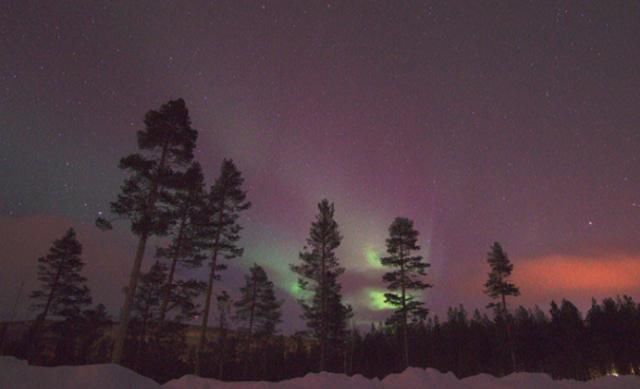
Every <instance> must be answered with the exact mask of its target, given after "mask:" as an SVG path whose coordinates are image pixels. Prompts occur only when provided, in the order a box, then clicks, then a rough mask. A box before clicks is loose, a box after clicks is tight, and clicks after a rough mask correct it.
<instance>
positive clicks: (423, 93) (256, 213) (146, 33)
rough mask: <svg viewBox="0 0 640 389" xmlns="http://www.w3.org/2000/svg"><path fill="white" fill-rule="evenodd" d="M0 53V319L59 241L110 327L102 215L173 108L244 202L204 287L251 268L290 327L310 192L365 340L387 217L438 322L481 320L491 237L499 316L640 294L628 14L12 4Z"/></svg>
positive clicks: (634, 69)
mask: <svg viewBox="0 0 640 389" xmlns="http://www.w3.org/2000/svg"><path fill="white" fill-rule="evenodd" d="M0 37H1V39H0V53H1V55H0V185H1V188H0V258H1V263H2V270H1V271H0V319H5V320H6V319H8V318H9V317H10V316H11V310H12V305H13V303H14V301H15V300H16V296H17V291H18V289H19V286H20V284H21V282H24V288H23V291H22V297H21V298H20V299H19V300H18V310H17V318H25V317H29V316H33V313H32V312H30V311H28V309H27V308H28V301H27V299H26V297H25V296H26V295H28V293H29V292H30V291H31V290H32V289H33V288H34V287H35V285H36V283H35V275H36V259H37V257H38V256H41V255H44V254H45V253H46V252H47V250H48V248H49V246H50V244H51V242H52V241H53V240H54V239H57V238H59V237H61V236H62V235H63V233H64V232H65V230H66V229H67V228H68V227H71V226H74V227H75V228H76V229H77V231H78V237H79V239H80V241H81V243H83V245H84V248H85V251H84V255H83V258H84V260H85V261H86V262H87V265H86V267H85V275H86V276H87V277H88V278H89V285H90V287H91V288H92V291H93V295H94V300H95V301H96V302H104V303H105V304H106V305H107V307H108V308H109V309H110V310H111V312H112V313H114V314H116V313H117V312H118V309H119V307H120V305H121V303H122V300H123V295H122V293H121V290H122V287H123V286H124V285H125V283H126V277H127V276H128V273H129V271H130V267H131V262H132V258H133V254H134V248H135V239H134V237H132V235H131V233H130V231H129V226H128V224H126V223H119V224H118V223H116V225H115V229H114V231H111V232H101V231H99V230H98V229H97V228H95V226H94V224H93V222H94V220H95V217H96V216H97V215H98V214H100V213H101V212H102V213H104V214H105V215H108V209H109V202H110V201H112V200H114V199H115V197H116V194H117V193H118V191H119V186H120V184H121V183H122V180H123V178H124V175H123V173H122V172H121V171H120V170H119V169H118V168H117V164H118V160H119V159H120V158H121V157H122V156H124V155H126V154H127V153H130V152H132V151H134V150H135V132H136V130H139V129H141V128H142V127H143V123H142V119H143V117H144V114H145V112H146V111H148V110H150V109H156V108H158V107H159V106H160V105H161V104H162V103H164V102H166V101H168V100H170V99H175V98H178V97H182V98H184V99H185V100H186V102H187V106H188V107H189V110H190V114H191V119H192V122H193V126H194V128H196V129H198V130H199V134H200V135H199V139H198V146H197V153H196V158H197V160H198V161H200V162H201V163H202V164H203V166H204V168H205V173H206V177H207V181H208V184H211V183H212V181H213V178H214V177H215V176H216V175H217V173H218V171H219V165H220V162H221V161H222V159H223V158H233V159H234V161H235V162H236V164H237V166H238V167H239V169H240V170H241V171H242V172H243V174H244V175H245V177H246V187H247V189H248V192H249V194H248V196H249V199H250V200H251V201H252V202H253V208H252V209H251V210H250V211H247V212H246V213H245V214H244V215H243V216H242V218H241V224H242V225H243V226H244V227H245V230H244V232H243V238H242V240H241V243H242V245H243V246H244V247H245V255H244V257H243V258H242V259H240V260H236V261H235V263H234V264H233V265H232V266H231V267H230V269H229V270H228V271H226V272H225V273H224V274H223V280H222V282H221V283H219V284H218V285H217V286H216V290H217V291H220V290H221V289H223V288H225V289H228V290H229V292H230V293H231V294H232V296H233V295H234V294H237V287H238V285H239V283H240V281H241V280H242V276H243V273H244V272H245V271H246V269H247V268H248V267H249V266H250V265H251V264H253V263H254V262H257V263H259V264H262V265H264V266H265V268H266V269H267V272H268V274H269V276H270V277H272V278H273V279H274V281H275V282H276V284H277V286H278V287H279V288H280V290H279V291H278V292H279V296H280V297H281V298H284V299H286V304H285V312H286V314H285V323H284V328H285V330H286V331H291V330H292V329H301V328H302V323H301V321H300V320H299V319H298V318H297V316H298V314H299V312H300V311H299V307H298V305H297V304H296V303H295V300H294V297H295V294H296V289H295V288H294V282H295V277H294V275H293V274H292V273H291V272H290V271H289V264H290V263H293V262H295V261H296V260H297V255H298V252H299V251H300V250H301V249H302V247H303V245H304V243H305V239H306V237H307V235H308V229H309V225H310V223H311V221H312V219H313V217H314V214H315V213H316V204H317V203H318V202H319V201H320V200H321V199H322V198H324V197H326V198H328V199H330V200H331V201H333V202H335V206H336V219H337V221H338V223H339V225H340V228H341V231H342V233H343V235H344V241H343V244H342V246H341V247H340V248H339V250H338V254H339V257H340V259H341V261H342V263H343V265H344V266H345V267H346V268H347V272H346V273H345V275H344V276H343V277H342V283H343V286H344V290H345V298H346V301H347V302H349V303H351V304H352V305H353V306H354V309H355V311H356V320H357V321H358V322H359V323H362V324H365V323H367V322H370V321H372V320H375V321H377V320H381V319H383V318H384V317H386V316H387V315H388V314H389V312H388V311H386V310H384V309H383V308H385V307H384V305H382V304H380V295H381V292H382V291H383V289H382V288H383V284H382V281H381V274H382V273H383V271H384V270H381V269H380V266H379V262H378V261H377V257H378V256H379V255H380V254H382V253H383V250H384V239H385V237H386V235H387V228H388V226H389V224H390V223H391V222H392V220H393V219H394V218H395V217H396V216H406V217H409V218H411V219H413V220H414V221H415V225H416V228H417V229H418V230H419V231H420V233H421V235H420V239H419V243H420V244H421V245H422V251H421V253H422V254H423V255H424V256H425V257H426V258H427V259H428V261H429V262H430V263H431V264H432V265H431V269H430V272H429V276H428V281H429V282H431V283H433V284H434V288H432V289H429V290H427V291H426V292H425V293H424V297H425V301H426V303H427V306H428V307H429V308H430V309H432V311H433V312H435V313H438V314H443V313H444V312H446V307H447V306H450V305H458V304H461V303H463V304H464V305H465V306H466V307H467V308H476V307H477V308H483V307H484V306H485V305H486V304H487V302H488V299H487V297H486V296H484V295H483V294H482V290H483V283H484V281H485V279H486V273H487V271H488V266H487V264H486V260H485V258H486V253H487V251H488V250H489V246H490V245H491V243H492V242H493V241H499V242H501V243H502V245H503V246H504V247H505V250H506V251H507V252H508V254H509V255H510V258H511V260H512V261H513V263H514V265H515V270H514V280H515V282H516V284H518V285H519V286H520V287H521V291H522V296H521V297H518V298H517V299H516V300H514V301H513V302H514V303H519V304H524V305H527V306H531V305H533V304H540V305H541V306H542V307H543V308H544V309H547V307H548V304H549V302H550V301H551V299H561V298H562V297H567V298H570V299H571V300H573V301H574V302H575V303H576V304H577V305H578V306H579V307H580V308H582V309H584V308H586V307H587V306H588V305H589V303H590V300H591V297H592V296H593V297H596V298H602V297H606V296H612V295H616V294H622V293H626V294H629V295H631V296H633V297H636V298H638V297H640V160H639V159H638V155H639V152H640V131H639V129H638V127H639V124H640V5H639V3H637V2H617V1H616V2H614V1H606V2H597V3H596V2H586V1H579V2H566V3H564V2H562V3H556V2H551V1H545V2H531V3H530V2H525V1H518V2H515V1H513V2H511V1H506V2H502V3H498V2H476V1H465V2H462V1H460V2H448V3H447V4H441V3H440V2H438V3H434V4H433V5H429V4H428V3H426V2H413V1H411V2H400V1H389V2H378V1H376V2H374V1H371V2H364V1H350V2H311V1H292V2H284V1H274V2H264V3H261V2H246V1H229V2H222V1H221V2H216V3H215V4H212V3H210V2H189V3H187V2H165V1H160V2H158V1H136V2H128V3H126V4H125V3H118V4H114V3H111V2H84V1H79V2H53V1H51V2H46V1H41V2H19V1H15V2H7V3H6V4H3V7H2V9H1V10H0ZM157 244H158V241H157V240H156V241H153V242H151V245H150V246H149V247H148V249H147V257H146V258H145V262H144V265H143V267H144V268H145V269H147V268H148V267H149V265H150V264H151V262H152V259H151V254H152V253H153V251H155V250H153V248H154V247H155V246H156V245H157ZM204 269H205V268H203V270H202V273H203V277H204V273H206V270H204Z"/></svg>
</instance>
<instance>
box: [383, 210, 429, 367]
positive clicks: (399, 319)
mask: <svg viewBox="0 0 640 389" xmlns="http://www.w3.org/2000/svg"><path fill="white" fill-rule="evenodd" d="M417 242H418V231H417V230H415V229H414V228H413V221H411V220H409V219H407V218H403V217H398V218H396V219H395V220H394V221H393V223H391V226H390V227H389V238H387V242H386V243H387V253H388V254H389V255H388V256H387V257H384V258H381V259H380V261H381V262H382V265H383V266H387V267H390V268H392V269H393V270H392V271H390V272H388V273H385V274H384V276H383V277H382V279H383V280H384V282H385V283H387V288H388V289H389V290H390V291H391V292H389V293H385V295H384V297H385V301H386V302H387V303H389V304H391V305H393V306H394V307H397V309H396V310H395V311H394V313H393V316H392V317H391V318H390V319H389V320H388V322H389V323H392V324H395V325H396V326H397V327H399V328H400V330H401V331H402V332H401V335H402V366H403V368H407V367H408V366H409V338H408V328H407V327H408V325H409V323H408V322H409V320H410V319H411V320H412V321H416V320H419V319H420V320H422V319H424V318H425V317H426V315H427V310H426V309H425V308H424V303H423V302H422V301H419V300H417V299H416V297H415V296H414V295H412V294H411V292H412V291H421V290H423V289H426V288H430V287H431V285H429V284H427V283H426V282H424V281H423V280H422V279H421V277H422V276H425V275H426V269H427V267H429V266H430V264H428V263H426V262H424V261H423V258H422V256H420V255H413V252H415V251H417V250H420V246H418V244H417Z"/></svg>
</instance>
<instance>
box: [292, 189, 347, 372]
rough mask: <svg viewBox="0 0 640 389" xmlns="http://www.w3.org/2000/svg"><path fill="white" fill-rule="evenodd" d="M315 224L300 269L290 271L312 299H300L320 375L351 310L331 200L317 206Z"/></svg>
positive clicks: (343, 330) (303, 253)
mask: <svg viewBox="0 0 640 389" xmlns="http://www.w3.org/2000/svg"><path fill="white" fill-rule="evenodd" d="M318 211H319V212H318V214H317V215H316V220H315V221H314V222H312V223H311V228H310V231H309V238H308V239H307V246H305V248H304V250H303V251H302V252H301V253H300V260H301V261H302V263H301V264H299V265H292V266H291V270H292V271H293V272H295V273H297V274H298V276H299V278H298V285H299V287H300V289H301V290H302V291H303V292H309V293H310V294H311V296H310V298H309V299H300V300H299V302H300V305H301V306H302V311H303V314H302V318H303V319H304V320H305V321H306V323H307V327H308V328H309V329H311V330H312V334H313V336H314V337H315V338H316V339H317V340H318V342H319V345H320V361H319V368H320V371H325V370H326V368H327V360H328V357H329V351H331V350H329V348H330V347H331V345H334V346H335V345H336V344H337V343H339V342H338V341H337V339H336V336H343V335H344V334H345V328H346V325H347V319H348V314H349V312H350V310H351V309H350V307H346V306H345V305H343V303H342V295H341V290H340V284H339V283H338V277H339V276H340V275H341V274H342V273H344V268H343V267H341V266H340V262H339V260H338V257H337V256H336V254H335V250H336V249H337V248H338V246H340V242H341V241H342V236H341V235H340V232H339V230H338V223H336V221H335V220H334V218H333V215H334V212H335V210H334V206H333V203H329V201H328V200H326V199H325V200H322V201H321V202H320V203H319V204H318Z"/></svg>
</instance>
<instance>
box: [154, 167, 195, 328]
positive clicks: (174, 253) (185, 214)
mask: <svg viewBox="0 0 640 389" xmlns="http://www.w3.org/2000/svg"><path fill="white" fill-rule="evenodd" d="M173 187H174V188H175V192H174V193H173V195H172V196H171V197H170V199H169V201H168V202H169V212H170V214H171V217H172V219H174V220H175V222H174V223H172V226H171V228H170V230H169V234H168V235H170V236H171V238H172V239H171V241H170V243H169V244H168V245H167V246H166V247H161V248H158V250H157V253H156V257H157V258H165V259H167V260H169V261H170V265H169V273H168V275H167V279H166V282H165V285H164V288H163V292H162V297H161V302H160V310H159V313H158V321H159V325H160V326H162V323H163V322H164V320H165V317H166V315H167V310H168V308H169V302H170V301H171V299H172V294H174V289H175V287H176V283H177V282H179V283H180V285H181V286H182V289H183V290H184V288H185V286H190V285H191V286H193V288H192V289H191V290H192V291H194V292H195V291H198V290H199V289H200V287H199V285H198V284H197V283H196V282H195V281H193V280H190V281H182V280H176V279H175V275H176V270H177V269H178V267H179V266H180V267H184V268H190V269H192V268H196V267H199V266H201V265H202V262H203V261H204V260H205V255H204V250H205V248H206V240H205V234H204V232H205V229H204V228H203V220H202V214H203V212H205V204H206V195H205V191H204V177H203V175H202V169H201V168H200V164H198V163H197V162H194V163H193V164H192V165H191V166H190V167H189V169H188V170H187V171H186V172H185V173H184V174H182V175H180V176H179V177H178V178H177V179H176V180H175V184H174V185H173ZM194 297H195V296H194Z"/></svg>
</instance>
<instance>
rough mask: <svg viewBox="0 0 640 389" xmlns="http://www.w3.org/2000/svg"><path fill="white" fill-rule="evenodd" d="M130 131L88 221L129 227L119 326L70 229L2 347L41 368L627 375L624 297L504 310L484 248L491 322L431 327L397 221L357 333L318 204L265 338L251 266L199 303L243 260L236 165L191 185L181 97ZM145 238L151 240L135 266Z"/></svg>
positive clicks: (408, 223)
mask: <svg viewBox="0 0 640 389" xmlns="http://www.w3.org/2000/svg"><path fill="white" fill-rule="evenodd" d="M144 122H145V128H144V129H143V130H140V131H138V133H137V141H138V142H137V143H138V152H137V153H134V154H131V155H128V156H126V157H124V158H122V159H121V160H120V165H119V166H120V168H121V169H122V170H124V171H125V173H126V175H127V176H126V179H125V180H124V183H123V184H122V187H121V191H120V193H119V194H118V196H117V198H116V199H115V200H114V201H113V202H112V203H111V207H110V209H111V213H112V217H109V218H107V217H103V216H101V217H99V218H98V219H97V220H96V225H97V226H98V227H99V228H100V229H102V230H110V229H112V228H118V227H117V226H116V221H128V222H129V226H130V228H131V231H132V233H133V234H134V236H136V238H137V240H138V244H137V248H136V251H135V253H134V255H133V260H132V267H131V272H130V277H129V281H128V285H127V287H126V288H124V294H125V298H124V303H123V305H122V309H121V312H120V315H119V317H118V318H117V320H115V321H113V320H112V318H111V317H109V315H108V314H107V313H106V311H105V309H104V306H102V305H100V304H98V305H96V306H95V307H93V308H92V307H91V304H92V298H91V295H90V291H89V289H88V287H87V286H86V279H85V278H84V277H83V276H82V275H81V271H82V268H83V266H84V262H83V261H82V259H81V254H82V246H81V244H80V243H79V242H78V240H77V238H76V235H75V232H74V231H73V229H70V230H69V231H67V233H66V234H65V235H64V236H63V237H62V238H61V239H59V240H56V241H55V242H54V243H53V245H52V247H51V248H50V250H49V253H48V254H47V255H46V256H44V257H42V258H40V259H38V263H39V266H38V280H39V281H40V282H41V287H40V288H39V289H38V290H36V291H34V292H33V293H32V294H31V299H32V301H33V309H34V310H35V311H36V314H37V317H36V320H34V321H33V323H32V324H31V325H30V327H29V330H28V331H27V333H26V335H25V336H24V337H23V339H21V340H20V341H19V342H13V343H12V344H11V345H10V346H7V347H6V348H5V352H10V353H13V354H15V355H18V356H21V357H24V358H27V359H29V360H30V361H31V362H34V363H40V364H83V363H97V362H105V361H111V362H114V363H120V364H123V365H125V366H128V367H130V368H132V369H134V370H136V371H138V372H140V373H142V374H144V375H147V376H149V377H152V378H154V379H156V380H158V381H160V382H163V381H166V380H168V379H170V378H175V377H179V376H181V375H184V374H189V373H195V374H197V375H200V376H205V377H216V378H219V379H225V380H279V379H285V378H291V377H296V376H301V375H304V374H306V373H308V372H314V371H333V372H343V373H346V374H364V375H366V376H368V377H373V376H378V377H382V376H384V375H386V374H389V373H392V372H398V371H402V370H404V369H405V368H406V367H408V366H423V367H425V366H430V367H435V368H438V369H440V370H443V371H453V372H454V373H456V374H457V375H459V376H467V375H472V374H476V373H480V372H486V373H492V374H496V375H503V374H507V373H510V372H513V371H540V372H547V373H550V374H552V375H553V376H554V377H559V378H560V377H562V378H577V379H587V378H590V377H594V376H598V375H602V374H607V373H611V372H614V371H615V372H619V373H635V372H637V371H638V370H637V367H638V359H637V357H636V355H639V354H640V353H638V352H636V351H634V350H640V348H638V347H637V345H636V343H637V342H638V341H636V340H635V339H640V337H638V335H640V314H639V309H638V307H637V306H636V305H635V304H634V303H633V302H632V301H631V300H630V299H629V298H627V297H625V298H623V299H618V300H611V299H607V300H605V301H604V302H603V303H602V304H601V305H598V304H595V303H594V306H593V307H592V308H591V310H590V311H589V312H588V314H587V317H586V318H585V319H583V318H582V317H581V315H580V313H579V312H578V310H577V309H576V308H575V306H573V305H572V304H571V303H569V302H567V301H563V302H562V303H561V305H560V306H557V305H556V304H555V303H554V304H552V307H551V311H550V312H549V315H546V314H545V313H543V312H542V311H540V310H539V309H537V308H536V309H534V310H533V311H528V310H526V309H524V308H518V309H516V310H515V311H513V312H512V311H511V310H509V309H508V306H507V297H515V296H518V295H519V293H520V291H519V289H518V288H517V286H515V285H514V284H513V283H511V282H510V281H509V278H510V276H511V273H512V271H513V264H512V263H511V262H510V261H509V258H508V256H507V254H506V253H505V252H504V251H503V248H502V246H501V245H500V244H499V243H497V242H496V243H494V244H493V245H492V246H491V251H490V252H489V253H488V255H487V263H488V265H489V273H488V279H487V281H486V283H485V293H486V294H487V296H488V297H489V298H490V299H491V301H492V302H491V303H490V304H489V306H488V307H489V308H492V317H491V318H489V317H487V316H486V315H483V314H481V313H479V312H477V311H476V312H474V313H473V315H472V317H470V318H469V317H468V315H467V313H466V311H465V310H464V309H463V308H462V307H460V308H455V309H451V310H450V311H449V315H448V317H447V319H446V321H444V322H442V323H441V322H440V321H439V319H438V318H437V317H430V316H429V315H428V310H427V307H425V306H424V303H423V302H422V301H421V296H422V292H423V291H424V290H425V289H427V288H430V287H431V285H430V284H428V283H427V282H425V280H424V277H425V276H426V272H427V270H428V268H429V266H430V265H429V263H427V262H426V261H425V260H424V258H423V257H422V256H421V255H420V254H419V252H420V246H419V244H418V237H419V233H418V231H417V230H416V229H415V228H414V225H413V222H412V220H411V219H409V218H406V217H398V218H396V219H395V220H393V222H392V223H391V225H390V226H389V235H388V238H387V239H386V255H385V256H383V257H382V258H381V260H380V261H381V264H382V265H383V266H384V267H385V268H386V269H387V270H388V271H387V272H386V273H385V274H384V275H383V277H382V279H381V282H383V283H384V284H385V285H386V287H387V292H386V293H385V294H384V297H385V304H387V306H388V308H389V317H388V319H387V320H386V321H385V322H384V323H380V324H379V325H377V326H372V327H371V330H370V331H369V332H367V333H366V334H364V335H363V334H361V333H360V332H358V331H357V329H356V328H354V325H353V324H352V323H353V317H354V310H353V307H351V306H350V305H348V304H346V303H345V302H344V301H343V296H342V285H341V283H340V278H341V276H342V275H343V274H344V272H345V271H346V269H345V268H344V267H343V266H342V265H341V263H340V259H339V257H338V256H337V254H336V251H337V249H338V248H339V246H340V245H341V243H342V240H343V237H342V235H341V233H340V228H339V225H338V223H337V221H336V219H335V207H334V204H333V203H331V202H330V201H328V200H326V199H325V200H321V201H320V202H319V203H318V210H317V214H316V216H315V219H314V220H313V221H312V223H311V226H310V229H309V235H308V238H307V241H306V244H305V245H303V248H302V250H301V252H300V254H299V259H298V261H297V262H296V263H294V264H290V268H291V271H292V272H294V274H296V275H297V277H298V287H299V290H300V291H301V296H302V297H301V298H300V299H299V303H300V306H301V309H302V318H303V319H304V321H305V323H306V327H307V328H306V329H305V330H304V331H301V332H299V333H298V334H296V335H295V336H292V337H285V336H282V335H280V334H279V332H278V326H279V324H280V322H281V316H282V314H281V305H282V301H281V300H280V299H279V298H278V297H277V295H276V290H275V287H274V284H273V282H272V281H271V280H270V279H269V277H268V275H267V273H266V272H265V270H264V269H263V268H262V267H261V266H258V265H257V264H253V266H252V267H250V268H249V269H248V273H247V274H246V276H245V282H244V285H243V286H242V287H241V288H240V289H239V290H238V291H223V290H216V293H214V285H215V283H216V282H218V281H219V280H220V279H221V276H222V275H223V274H224V270H225V269H226V267H227V262H228V261H230V260H238V259H239V258H241V257H242V254H243V249H242V246H241V245H240V238H241V235H240V233H241V231H242V226H241V224H240V217H241V215H242V214H243V212H244V211H246V210H247V209H249V208H250V207H251V203H250V202H249V201H248V199H247V192H246V190H245V189H244V178H243V177H242V174H241V172H240V170H239V169H238V168H237V167H236V165H235V164H234V162H233V161H232V160H230V159H224V160H223V162H222V164H221V167H220V170H219V171H218V173H217V175H216V177H215V179H214V181H213V184H212V185H211V186H210V187H209V188H206V185H205V178H204V172H203V171H202V168H201V166H200V164H199V163H198V162H197V161H195V160H194V150H195V148H196V141H197V136H198V132H197V131H196V130H195V129H193V128H192V127H191V120H190V118H189V113H188V110H187V107H186V104H185V102H184V100H182V99H178V100H175V101H170V102H168V103H166V104H164V105H163V106H161V107H160V109H159V110H152V111H149V112H148V113H147V114H146V116H145V121H144ZM152 237H155V238H156V241H157V242H160V245H159V246H158V247H155V248H154V250H152V257H153V258H152V261H151V264H150V266H149V267H148V270H147V271H143V261H144V258H145V253H146V252H147V251H149V250H148V247H147V246H148V242H149V239H150V238H152ZM213 308H215V315H214V314H212V313H213V311H212V309H213ZM210 319H213V320H214V322H209V320H210ZM196 321H197V322H198V323H199V324H198V325H197V326H194V325H191V323H193V322H196ZM112 329H114V331H112ZM630 339H634V340H630ZM3 340H4V336H3V337H2V340H0V349H2V348H3V345H2V344H3ZM47 345H54V346H53V348H49V349H47V348H46V347H45V346H47ZM631 345H633V347H632V346H631ZM7 350H8V351H7Z"/></svg>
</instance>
